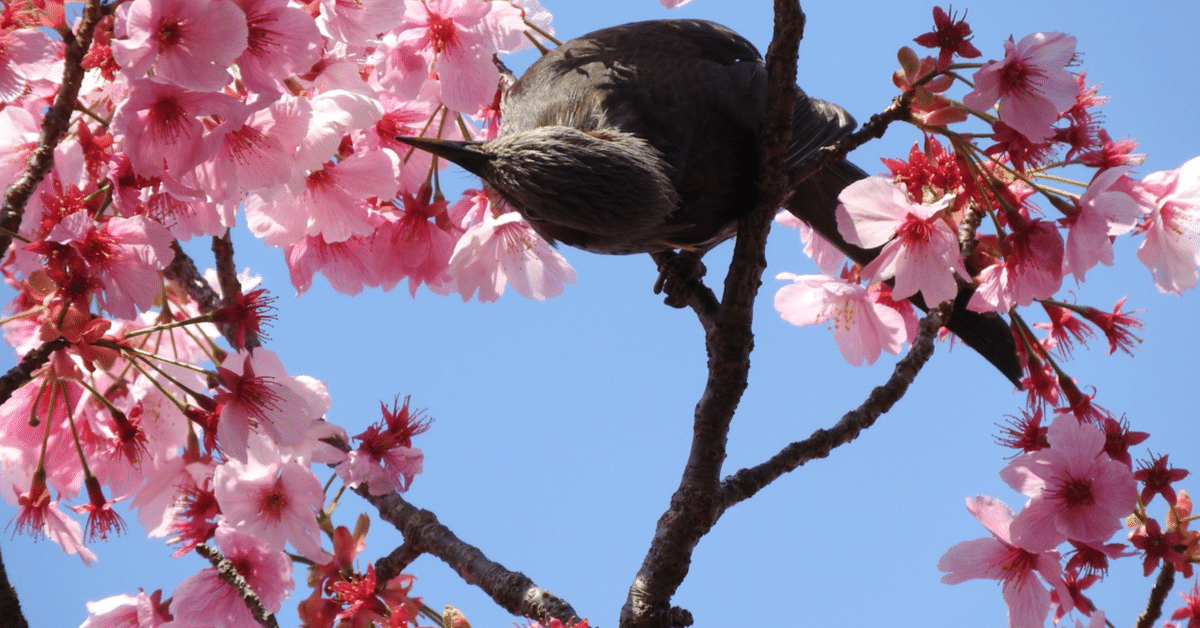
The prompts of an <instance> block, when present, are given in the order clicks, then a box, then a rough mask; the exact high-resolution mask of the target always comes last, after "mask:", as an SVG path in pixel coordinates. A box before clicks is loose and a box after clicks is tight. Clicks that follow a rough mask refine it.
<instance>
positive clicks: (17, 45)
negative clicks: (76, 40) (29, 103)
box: [0, 28, 62, 102]
mask: <svg viewBox="0 0 1200 628" xmlns="http://www.w3.org/2000/svg"><path fill="white" fill-rule="evenodd" d="M61 48H62V42H55V41H53V40H51V39H50V37H49V36H48V35H46V34H45V33H43V32H41V31H39V30H36V29H14V28H0V99H2V100H5V101H10V102H11V101H13V100H16V98H17V97H18V96H20V95H21V93H22V92H23V91H24V90H25V86H26V84H27V83H29V82H30V81H37V80H41V79H43V78H47V77H48V76H49V74H50V71H51V68H53V67H54V61H55V59H57V58H58V52H59V50H61Z"/></svg>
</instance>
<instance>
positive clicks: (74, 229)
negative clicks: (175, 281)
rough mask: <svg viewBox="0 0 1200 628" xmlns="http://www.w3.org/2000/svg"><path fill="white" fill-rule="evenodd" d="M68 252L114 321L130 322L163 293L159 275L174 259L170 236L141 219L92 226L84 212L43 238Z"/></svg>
mask: <svg viewBox="0 0 1200 628" xmlns="http://www.w3.org/2000/svg"><path fill="white" fill-rule="evenodd" d="M47 240H48V241H50V242H57V243H59V244H63V245H67V246H68V247H70V248H71V249H72V250H73V251H74V252H75V254H76V255H77V256H78V258H79V259H80V260H82V266H81V270H83V271H84V272H85V273H86V276H87V277H89V278H91V279H94V280H95V281H96V282H97V286H98V287H99V288H100V292H101V293H100V302H101V304H102V306H103V307H104V309H105V310H106V311H107V312H109V313H110V314H112V315H113V316H115V317H117V318H126V319H132V318H135V317H136V316H137V310H138V309H141V310H146V309H148V308H149V307H150V305H151V304H152V302H153V300H154V297H155V295H157V294H158V291H159V290H160V289H161V287H162V279H161V278H160V277H159V274H158V271H160V270H162V269H163V268H164V267H166V265H167V264H169V263H170V262H171V260H172V259H173V258H174V257H175V253H174V252H173V251H172V250H171V246H170V245H171V240H172V238H171V234H170V233H169V232H168V231H167V230H166V228H164V227H163V226H162V225H160V224H158V223H156V222H154V221H152V220H150V219H148V218H146V217H144V216H134V217H132V218H120V217H114V218H109V219H108V220H106V221H105V222H103V223H97V222H96V221H95V220H92V218H91V216H89V215H88V214H87V212H83V211H81V212H77V213H75V214H72V215H70V216H67V217H66V218H64V219H63V220H62V221H61V222H59V223H58V225H57V226H55V227H54V229H52V230H51V231H50V234H49V235H48V236H47Z"/></svg>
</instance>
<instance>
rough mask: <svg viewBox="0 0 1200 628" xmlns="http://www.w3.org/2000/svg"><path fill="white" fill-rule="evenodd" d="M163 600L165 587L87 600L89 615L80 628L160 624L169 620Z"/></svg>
mask: <svg viewBox="0 0 1200 628" xmlns="http://www.w3.org/2000/svg"><path fill="white" fill-rule="evenodd" d="M161 600H162V591H155V592H154V593H152V594H150V595H146V592H145V591H139V592H138V594H137V595H129V594H128V593H122V594H120V595H113V596H110V597H106V598H104V599H103V600H96V601H95V602H88V603H87V609H88V618H87V620H86V621H84V622H83V623H82V624H80V625H79V628H158V627H159V626H161V625H163V624H164V623H166V622H168V621H170V615H169V614H167V612H166V611H165V610H164V607H163V604H162V601H161Z"/></svg>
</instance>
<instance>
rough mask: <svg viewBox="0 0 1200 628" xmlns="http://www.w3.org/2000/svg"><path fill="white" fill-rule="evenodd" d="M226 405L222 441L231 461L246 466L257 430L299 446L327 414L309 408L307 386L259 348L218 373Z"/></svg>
mask: <svg viewBox="0 0 1200 628" xmlns="http://www.w3.org/2000/svg"><path fill="white" fill-rule="evenodd" d="M217 373H218V375H219V376H220V380H221V387H222V391H221V392H219V393H217V395H216V396H215V397H214V400H215V401H216V402H217V403H220V404H222V406H221V411H220V417H219V419H218V423H217V437H218V438H219V440H220V443H221V447H222V451H223V452H224V453H225V455H227V456H229V457H230V458H232V459H235V460H241V461H245V460H246V451H247V445H248V442H249V437H250V431H251V427H252V426H253V427H254V428H255V431H256V432H257V433H259V434H262V435H264V436H267V437H269V438H270V439H271V440H272V441H274V442H275V443H278V444H280V445H293V444H296V443H298V442H299V441H300V440H301V439H302V437H303V436H304V433H305V431H306V430H307V429H308V426H309V423H310V422H311V421H312V420H313V419H316V418H319V417H320V416H321V413H322V410H320V409H317V408H312V407H310V405H309V404H308V403H306V398H307V397H308V396H309V395H308V394H307V390H306V389H305V387H304V385H303V384H301V383H298V382H296V381H294V378H292V377H290V376H289V375H288V374H287V370H286V369H285V368H284V366H283V362H282V361H281V360H280V359H279V356H278V355H276V354H275V352H273V351H271V350H269V349H263V348H261V347H260V348H258V349H255V350H254V351H253V352H247V351H239V352H238V353H230V354H229V356H228V357H226V358H225V361H224V362H222V363H221V366H220V367H219V368H218V370H217Z"/></svg>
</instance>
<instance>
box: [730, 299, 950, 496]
mask: <svg viewBox="0 0 1200 628" xmlns="http://www.w3.org/2000/svg"><path fill="white" fill-rule="evenodd" d="M946 305H948V304H946ZM947 309H948V308H947V307H942V308H938V309H935V310H933V311H932V312H930V313H929V314H928V315H927V316H925V318H923V319H922V320H921V326H920V330H919V331H918V333H917V337H916V339H915V340H914V341H913V345H912V348H911V349H910V350H909V352H908V355H906V356H904V358H902V359H901V360H900V361H899V362H898V363H897V364H896V368H895V370H894V371H893V372H892V376H891V377H890V378H889V379H888V381H887V382H886V383H884V384H883V385H882V386H877V387H876V388H875V389H874V390H872V391H871V394H870V395H869V396H868V397H867V399H866V401H864V402H863V403H862V405H861V406H859V407H858V408H857V409H855V410H853V411H851V412H847V413H846V414H845V415H844V416H842V418H841V419H840V420H839V421H838V422H837V424H835V425H834V426H833V427H831V428H829V429H828V430H825V429H822V430H817V431H816V432H813V434H812V436H809V437H808V438H806V439H804V440H802V441H797V442H794V443H791V444H790V445H788V446H786V447H784V448H783V449H782V450H781V451H780V452H779V453H777V454H775V455H774V456H772V457H771V459H770V460H767V461H766V462H763V463H762V464H760V465H757V466H754V467H750V468H747V469H742V470H740V471H738V472H737V473H735V474H733V475H732V476H730V477H728V478H726V479H725V481H724V482H722V483H721V496H722V512H724V510H725V509H728V508H729V507H731V506H733V505H734V504H736V503H738V502H740V501H743V500H745V499H749V498H750V497H752V496H753V495H754V494H755V493H757V492H758V491H760V490H762V489H763V488H765V487H766V486H767V485H768V484H770V483H771V482H773V481H775V480H776V479H778V478H779V477H780V476H782V475H783V474H785V473H789V472H791V471H793V470H795V469H796V468H797V467H799V466H801V465H803V464H804V463H806V462H808V461H810V460H815V459H817V458H824V457H826V456H828V455H829V452H831V451H833V450H834V449H835V448H836V447H839V446H841V445H844V444H846V443H849V442H850V441H852V440H854V439H856V438H858V435H859V434H861V433H862V431H863V430H865V429H867V428H869V427H871V426H872V425H874V424H875V421H876V420H877V419H878V418H879V417H880V416H881V415H882V414H884V413H885V412H887V411H888V410H891V409H892V406H893V405H895V404H896V402H897V401H899V400H900V398H901V397H903V396H904V393H905V392H906V391H907V390H908V387H909V385H911V384H912V382H913V380H914V379H915V378H916V376H917V373H919V372H920V371H921V367H923V366H924V365H925V363H926V362H927V361H929V358H930V357H931V356H932V355H933V348H934V340H935V339H936V338H937V333H938V329H939V328H941V326H942V320H943V319H944V317H945V312H946V310H947Z"/></svg>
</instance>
